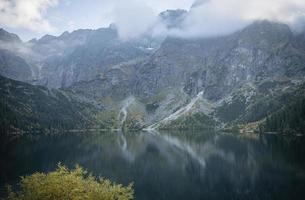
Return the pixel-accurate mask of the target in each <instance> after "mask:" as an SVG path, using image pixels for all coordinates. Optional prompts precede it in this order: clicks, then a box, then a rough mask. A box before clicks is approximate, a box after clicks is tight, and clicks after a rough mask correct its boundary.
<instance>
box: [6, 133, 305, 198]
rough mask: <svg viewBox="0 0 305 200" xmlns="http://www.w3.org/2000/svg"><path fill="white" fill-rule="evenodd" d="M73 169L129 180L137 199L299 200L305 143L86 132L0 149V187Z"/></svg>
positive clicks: (303, 190) (304, 186)
mask: <svg viewBox="0 0 305 200" xmlns="http://www.w3.org/2000/svg"><path fill="white" fill-rule="evenodd" d="M59 162H61V163H62V164H65V165H67V166H68V167H73V166H75V164H79V165H81V166H83V167H84V168H86V169H87V170H88V171H89V172H92V173H93V174H94V175H96V176H103V177H105V178H108V179H110V180H112V181H115V182H117V183H123V184H125V185H126V184H128V183H130V182H133V183H134V189H135V197H136V198H135V199H136V200H163V199H164V200H180V199H181V200H182V199H183V200H192V199H194V200H197V199H198V200H199V199H209V200H213V199H219V200H222V199H260V200H262V199H266V200H267V199H268V200H270V199H289V200H290V199H304V198H305V138H304V137H283V136H278V135H267V134H266V135H254V136H251V137H245V136H240V135H237V134H225V133H211V132H205V131H201V132H137V133H133V132H131V133H121V132H102V131H95V132H84V133H64V134H57V135H38V134H37V135H32V136H22V137H21V138H19V139H17V140H10V141H3V140H2V145H1V164H0V167H1V172H0V178H1V179H0V187H1V195H3V191H4V189H3V188H4V184H5V183H10V184H13V185H14V184H16V182H17V181H18V180H19V178H18V177H19V176H23V175H27V174H31V173H33V172H37V171H39V172H47V171H51V170H54V169H55V168H56V166H57V164H58V163H59Z"/></svg>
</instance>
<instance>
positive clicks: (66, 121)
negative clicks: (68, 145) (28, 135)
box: [0, 76, 98, 133]
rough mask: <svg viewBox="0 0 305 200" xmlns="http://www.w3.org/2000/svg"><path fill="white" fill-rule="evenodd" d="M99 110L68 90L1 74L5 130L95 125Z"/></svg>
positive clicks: (0, 100) (0, 97)
mask: <svg viewBox="0 0 305 200" xmlns="http://www.w3.org/2000/svg"><path fill="white" fill-rule="evenodd" d="M97 112H98V109H97V108H95V107H94V106H92V105H91V104H87V103H83V102H81V101H80V100H77V98H76V97H74V96H73V95H72V94H70V93H68V92H65V91H61V90H55V89H52V90H50V89H47V88H45V87H41V86H33V85H30V84H27V83H23V82H19V81H14V80H11V79H8V78H4V77H2V76H0V125H1V129H0V131H1V133H8V132H19V131H33V130H48V129H49V130H54V129H74V128H85V127H86V128H87V127H92V126H94V125H95V119H94V116H95V114H96V113H97Z"/></svg>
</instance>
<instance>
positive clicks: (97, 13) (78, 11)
mask: <svg viewBox="0 0 305 200" xmlns="http://www.w3.org/2000/svg"><path fill="white" fill-rule="evenodd" d="M192 2H193V0H148V1H147V0H0V27H3V28H5V29H6V30H8V31H10V32H13V33H16V34H18V35H19V36H20V37H21V38H22V39H23V40H29V39H32V38H34V37H41V36H42V35H44V34H52V35H60V34H61V33H62V32H64V31H73V30H75V29H80V28H84V29H86V28H89V29H97V28H101V27H107V26H108V25H109V24H110V23H112V22H114V20H115V19H116V18H119V20H120V19H123V17H122V18H121V17H118V16H117V15H118V13H117V11H119V10H122V8H123V7H124V6H126V9H129V10H130V4H132V8H131V9H137V11H136V12H135V14H136V13H137V12H139V9H141V7H144V8H145V7H148V8H149V9H148V10H149V13H153V14H154V15H157V14H158V13H160V12H162V11H164V10H166V9H177V8H185V9H188V8H189V7H190V6H191V4H192ZM134 7H137V8H134ZM3 8H4V9H5V12H1V10H2V9H3ZM129 14H130V13H129ZM138 15H142V18H141V17H138V16H137V19H143V18H145V16H146V13H141V12H139V13H138ZM16 16H17V17H16Z"/></svg>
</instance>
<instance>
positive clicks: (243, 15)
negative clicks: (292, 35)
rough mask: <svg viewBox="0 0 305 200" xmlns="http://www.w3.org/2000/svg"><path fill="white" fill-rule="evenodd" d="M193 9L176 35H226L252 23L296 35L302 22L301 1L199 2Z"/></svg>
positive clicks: (303, 7) (304, 10) (303, 8)
mask: <svg viewBox="0 0 305 200" xmlns="http://www.w3.org/2000/svg"><path fill="white" fill-rule="evenodd" d="M194 5H196V6H194V7H192V8H191V10H190V12H189V15H188V17H187V18H186V19H185V21H184V23H183V30H180V32H178V33H177V34H178V35H181V36H185V37H192V36H196V37H198V36H201V37H209V36H217V35H225V34H229V33H232V32H234V31H237V30H238V29H241V28H243V27H244V26H246V25H247V24H249V23H252V22H253V21H255V20H270V21H275V22H281V23H285V24H288V25H290V27H291V28H292V29H294V30H296V31H298V30H300V29H302V28H303V27H302V24H304V19H305V1H304V0H268V1H266V0H255V1H253V0H200V1H197V2H196V3H195V4H194Z"/></svg>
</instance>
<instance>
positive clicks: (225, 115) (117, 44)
mask: <svg viewBox="0 0 305 200" xmlns="http://www.w3.org/2000/svg"><path fill="white" fill-rule="evenodd" d="M184 15H187V13H186V12H185V11H182V10H181V11H179V10H178V11H166V12H164V13H162V14H160V16H161V17H164V19H171V20H170V21H172V22H174V21H175V19H179V20H180V19H181V17H182V18H183V16H184ZM179 20H178V21H179ZM179 23H180V22H179ZM179 23H177V24H179ZM168 25H169V26H172V25H171V24H170V23H169V24H168ZM175 26H176V25H175ZM304 35H305V34H304V33H301V34H295V33H293V32H292V31H291V30H290V28H289V27H288V26H287V25H285V24H281V23H275V22H270V21H257V22H254V23H253V24H251V25H249V26H247V27H245V28H244V29H242V30H240V31H237V32H235V33H233V34H230V35H227V36H222V37H211V38H190V39H187V38H179V37H167V38H165V39H164V40H157V39H156V40H154V39H152V38H151V39H152V40H154V41H158V42H159V43H160V45H156V46H155V49H154V50H152V51H150V50H145V48H143V45H144V46H145V45H148V44H149V42H147V41H148V40H146V39H147V38H148V37H147V38H146V39H144V38H145V37H146V36H145V37H144V36H143V37H142V38H141V39H138V40H131V41H121V40H120V39H119V37H118V34H117V31H116V27H115V25H111V26H110V27H108V28H103V29H98V30H77V31H74V32H72V33H68V32H65V33H63V34H62V35H61V36H58V37H54V36H44V37H43V38H41V39H39V40H32V41H31V42H29V44H26V46H29V47H30V49H31V51H32V52H33V53H34V55H37V54H40V56H38V57H32V58H31V59H29V58H27V60H31V62H28V63H31V67H32V69H33V65H34V66H35V65H36V66H39V67H38V68H39V70H38V71H39V73H36V74H38V76H37V77H36V79H34V80H33V81H32V82H31V83H34V84H38V85H44V86H48V87H50V88H52V87H55V88H65V89H64V90H65V92H66V93H69V94H73V97H75V98H76V99H81V102H83V100H86V101H85V102H87V103H88V104H90V105H91V106H93V107H95V106H96V105H102V107H103V110H102V111H96V113H95V114H94V115H95V117H96V119H98V121H99V123H100V124H103V125H102V126H103V127H107V126H110V127H112V128H118V127H122V128H133V129H143V128H146V129H157V128H159V129H171V128H174V129H186V128H195V129H199V128H200V129H201V128H205V127H206V128H209V129H211V128H213V127H214V128H215V127H218V128H224V127H232V126H235V125H236V124H247V123H252V122H263V121H264V120H265V119H266V117H267V116H269V115H271V114H273V113H276V112H278V111H279V110H281V109H283V108H284V106H285V104H287V103H291V104H293V102H294V101H295V100H296V99H299V98H302V96H303V95H304V94H303V93H302V92H298V93H297V94H299V96H296V95H295V94H296V93H295V91H301V90H300V88H301V87H302V84H303V83H304V77H305V48H304V45H302V44H303V43H304V41H305V37H304ZM145 40H146V41H145ZM146 47H147V46H146ZM2 54H4V53H2ZM37 58H39V59H37ZM23 59H26V57H23ZM13 60H17V58H14V59H13ZM9 65H10V66H14V64H9ZM36 68H37V67H36ZM13 69H15V68H11V70H13ZM15 71H18V70H15ZM19 71H21V70H19ZM1 73H3V72H1ZM24 74H26V73H24ZM34 74H35V73H34ZM26 76H27V75H26ZM32 77H33V75H32ZM17 78H18V79H20V78H19V77H17ZM17 78H16V79H17ZM22 78H23V77H22ZM60 91H62V90H60ZM20 101H22V100H20ZM71 117H72V116H71Z"/></svg>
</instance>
